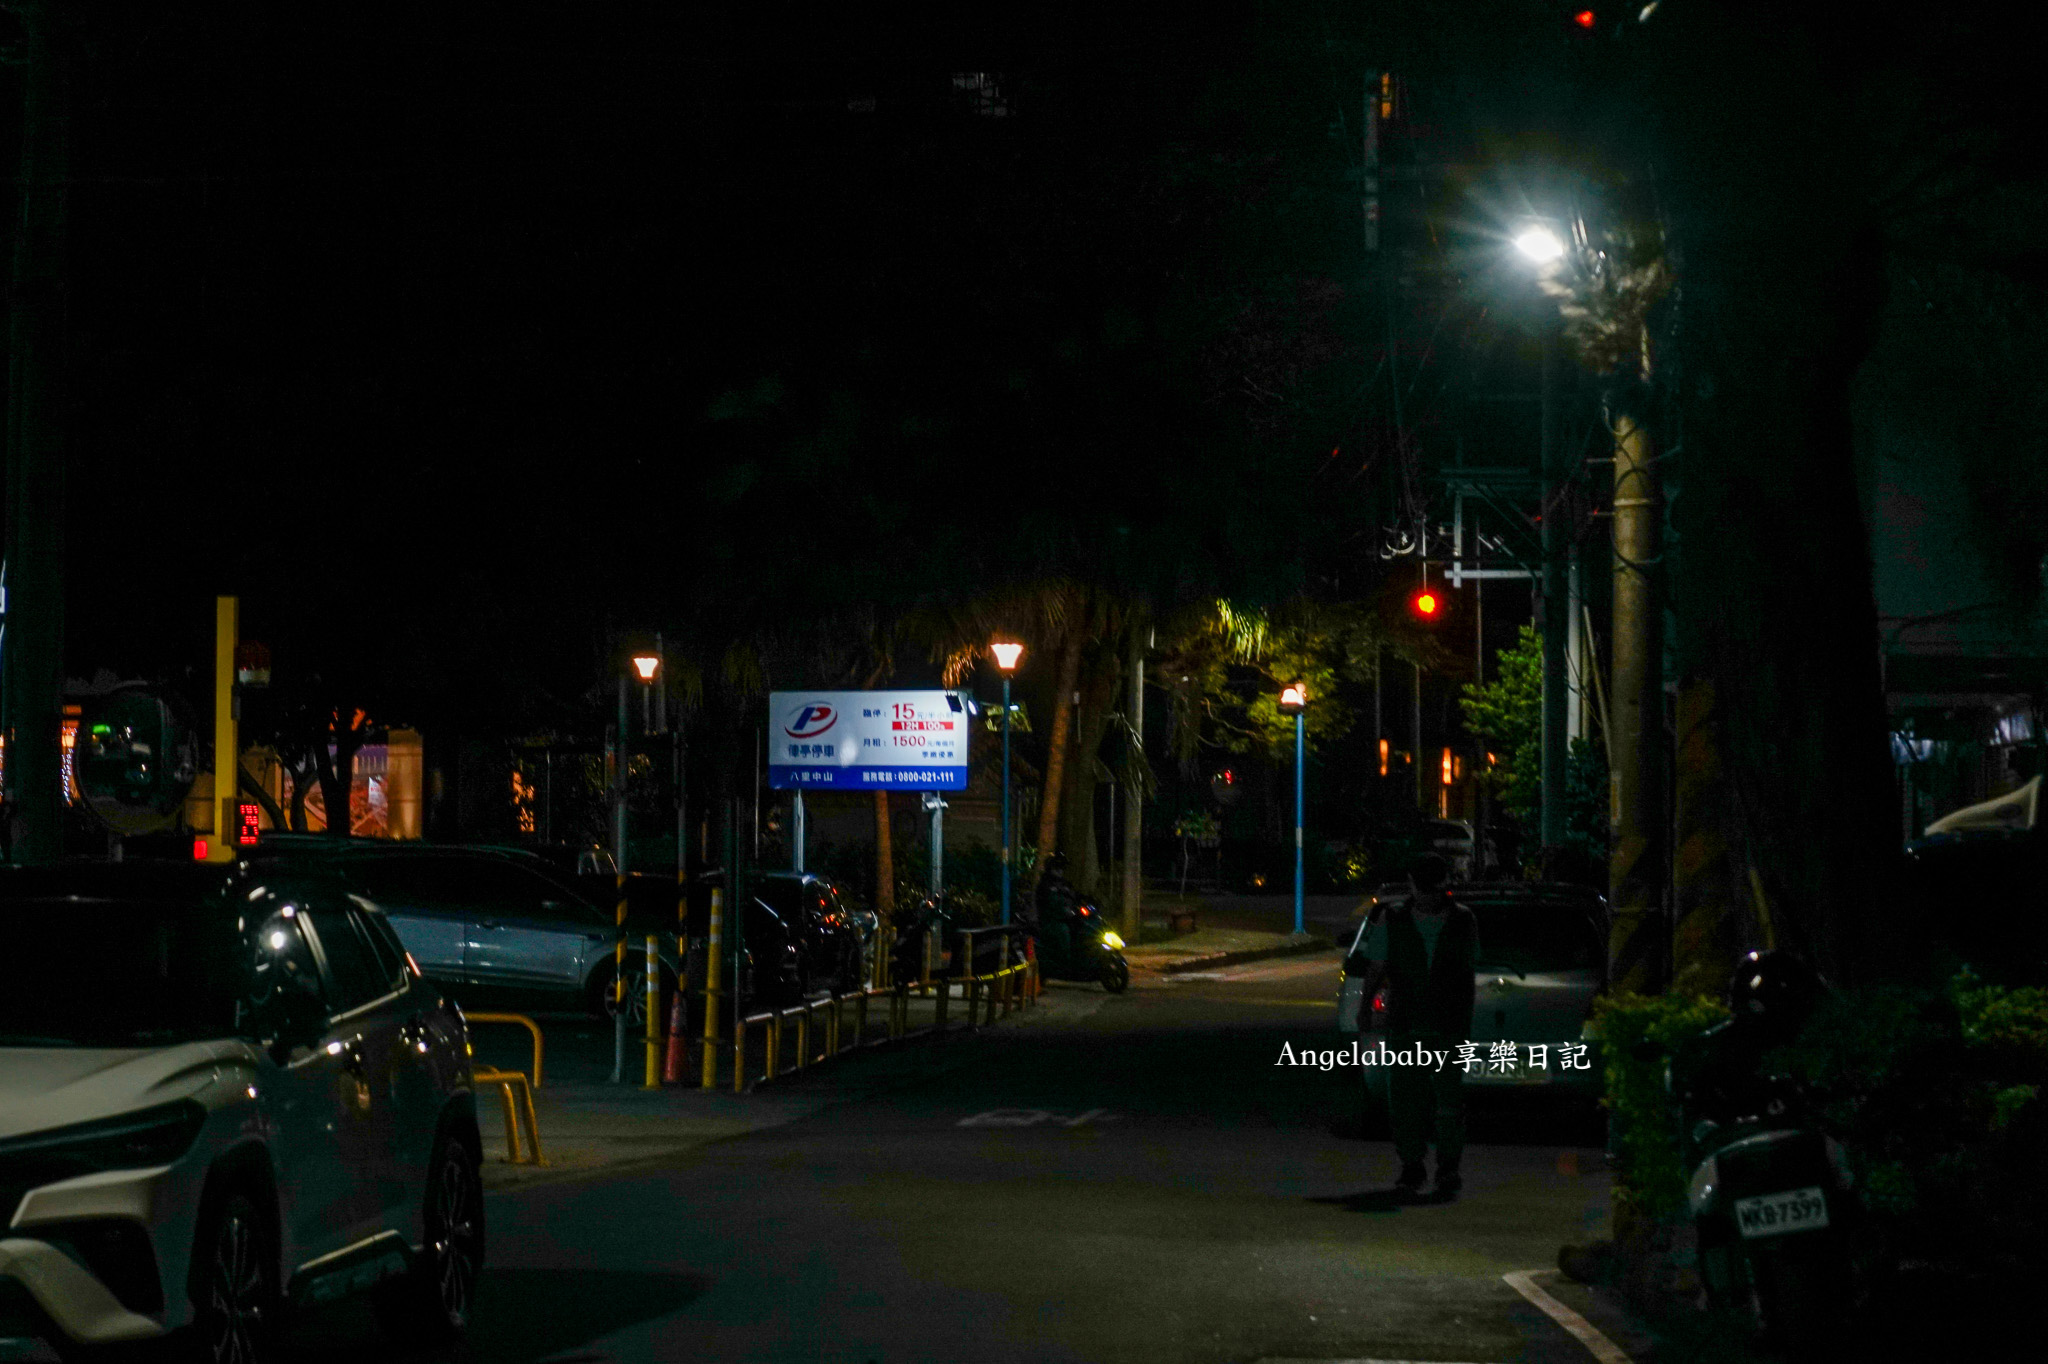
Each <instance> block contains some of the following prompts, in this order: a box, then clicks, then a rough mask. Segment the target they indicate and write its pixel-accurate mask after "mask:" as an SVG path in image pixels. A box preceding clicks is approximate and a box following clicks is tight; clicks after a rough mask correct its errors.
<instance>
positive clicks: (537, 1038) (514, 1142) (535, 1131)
mask: <svg viewBox="0 0 2048 1364" xmlns="http://www.w3.org/2000/svg"><path fill="white" fill-rule="evenodd" d="M463 1017H464V1018H465V1019H467V1020H468V1021H469V1022H470V1023H473V1024H474V1023H517V1024H518V1025H520V1026H521V1027H523V1028H525V1029H526V1030H527V1031H528V1032H529V1033H532V1034H533V1077H532V1079H530V1080H529V1079H528V1078H527V1075H526V1072H525V1071H522V1070H500V1069H498V1068H497V1067H496V1066H479V1065H476V1064H475V1063H474V1062H473V1061H472V1063H471V1065H470V1078H471V1079H472V1080H473V1081H474V1082H475V1083H476V1084H478V1085H488V1086H490V1087H492V1088H495V1089H496V1090H497V1091H498V1097H499V1098H501V1099H503V1100H504V1103H505V1160H506V1162H507V1163H508V1164H512V1165H546V1164H547V1163H548V1159H547V1157H546V1156H544V1155H542V1154H541V1149H540V1118H539V1116H538V1115H537V1114H536V1113H535V1112H534V1108H533V1091H534V1090H536V1089H539V1088H540V1067H541V1057H542V1053H543V1050H544V1044H543V1042H542V1039H541V1034H540V1025H539V1024H538V1023H536V1022H534V1021H533V1020H532V1019H530V1018H528V1017H527V1016H526V1015H525V1014H496V1013H465V1014H464V1015H463ZM471 1050H472V1055H473V1054H474V1048H472V1049H471ZM514 1090H517V1091H518V1101H517V1102H515V1100H514V1098H513V1091H514ZM522 1115H523V1116H524V1117H525V1119H526V1142H527V1150H528V1153H529V1157H530V1158H529V1159H526V1160H521V1159H520V1157H519V1118H520V1117H521V1116H522Z"/></svg>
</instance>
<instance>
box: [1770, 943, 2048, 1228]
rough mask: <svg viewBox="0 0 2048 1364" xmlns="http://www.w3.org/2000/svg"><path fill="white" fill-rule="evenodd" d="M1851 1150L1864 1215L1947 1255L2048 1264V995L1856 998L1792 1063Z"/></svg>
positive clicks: (1843, 998)
mask: <svg viewBox="0 0 2048 1364" xmlns="http://www.w3.org/2000/svg"><path fill="white" fill-rule="evenodd" d="M1784 1059H1785V1061H1786V1063H1787V1065H1788V1067H1789V1069H1790V1070H1791V1072H1792V1073H1793V1074H1794V1075H1796V1076H1797V1077H1798V1078H1799V1079H1800V1080H1801V1081H1802V1082H1804V1083H1805V1084H1806V1085H1807V1086H1808V1088H1809V1089H1810V1091H1811V1092H1812V1093H1813V1095H1814V1096H1815V1098H1816V1100H1817V1102H1818V1103H1819V1105H1820V1112H1821V1117H1822V1120H1823V1122H1824V1123H1825V1124H1826V1125H1827V1126H1828V1128H1829V1130H1830V1131H1832V1132H1833V1133H1834V1134H1835V1135H1836V1136H1837V1137H1839V1138H1840V1140H1841V1141H1842V1143H1843V1145H1844V1147H1845V1148H1846V1149H1847V1151H1848V1153H1849V1157H1850V1162H1851V1166H1852V1168H1853V1169H1854V1170H1855V1172H1856V1174H1857V1177H1858V1190H1859V1192H1860V1194H1861V1197H1862V1201H1863V1204H1864V1206H1865V1207H1866V1208H1867V1209H1868V1210H1869V1211H1870V1212H1871V1213H1872V1214H1873V1215H1874V1216H1875V1217H1877V1218H1878V1219H1880V1222H1881V1223H1882V1226H1883V1229H1884V1230H1885V1231H1886V1232H1888V1233H1889V1234H1890V1235H1891V1236H1892V1237H1894V1238H1896V1239H1897V1240H1899V1241H1900V1242H1902V1243H1903V1242H1907V1241H1910V1242H1911V1243H1913V1244H1916V1245H1919V1246H1921V1247H1923V1248H1924V1252H1925V1253H1927V1254H1930V1255H1936V1256H1954V1257H1958V1258H1962V1259H1965V1260H1969V1259H1980V1258H1983V1257H1986V1256H1990V1257H1998V1256H2019V1257H2022V1258H2033V1259H2037V1260H2038V1259H2039V1258H2040V1256H2041V1250H2040V1245H2039V1240H2040V1238H2039V1228H2040V1226H2042V1225H2044V1224H2048V1170H2044V1168H2043V1162H2042V1160H2041V1152H2043V1151H2044V1150H2048V1104H2043V1103H2042V1102H2041V1098H2040V1096H2041V1092H2042V1089H2043V1088H2044V1087H2048V990H2042V989H2040V988H2034V987H2030V988H2020V989H2010V988H2005V987H2001V986H1993V985H1986V984H1985V983H1984V982H1982V981H1981V980H1979V979H1978V978H1977V977H1976V976H1974V975H1972V974H1971V973H1970V972H1968V971H1967V970H1966V971H1964V972H1962V973H1960V974H1958V975H1957V976H1956V977H1955V978H1954V979H1953V980H1952V981H1950V982H1949V984H1948V985H1947V986H1946V987H1945V988H1929V987H1902V986H1884V987H1872V988H1867V989H1859V990H1851V991H1843V992H1841V993H1838V994H1836V995H1835V996H1833V997H1832V998H1830V999H1829V1000H1828V1002H1827V1003H1826V1004H1825V1005H1823V1007H1822V1008H1821V1010H1820V1011H1819V1013H1818V1014H1816V1016H1815V1018H1814V1020H1813V1022H1812V1023H1811V1024H1810V1025H1809V1026H1808V1028H1807V1029H1806V1032H1805V1033H1804V1035H1803V1036H1801V1038H1800V1040H1799V1043H1798V1045H1797V1046H1796V1047H1794V1048H1791V1049H1790V1050H1789V1051H1788V1052H1787V1053H1786V1056H1785V1057H1784Z"/></svg>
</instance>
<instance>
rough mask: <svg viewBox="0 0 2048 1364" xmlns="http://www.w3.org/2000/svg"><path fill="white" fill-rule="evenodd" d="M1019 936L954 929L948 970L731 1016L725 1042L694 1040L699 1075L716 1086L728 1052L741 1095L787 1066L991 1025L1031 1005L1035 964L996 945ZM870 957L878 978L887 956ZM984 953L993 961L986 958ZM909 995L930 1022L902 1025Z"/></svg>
mask: <svg viewBox="0 0 2048 1364" xmlns="http://www.w3.org/2000/svg"><path fill="white" fill-rule="evenodd" d="M1020 938H1021V935H1020V934H1019V932H1018V930H1016V929H1014V928H995V929H963V930H959V931H958V932H957V933H956V934H955V941H956V946H955V949H954V951H953V953H952V964H953V966H954V967H955V968H956V969H955V970H953V971H950V972H945V973H939V974H933V973H931V972H929V971H927V972H926V973H924V974H923V975H922V976H921V977H920V978H919V979H917V980H915V981H903V982H900V983H898V984H896V985H895V986H893V987H890V986H884V985H876V986H871V987H869V988H867V989H864V990H857V991H848V992H846V993H843V994H841V993H834V994H830V995H826V996H823V997H821V998H818V999H810V1000H803V1001H800V1002H798V1003H796V1004H791V1005H787V1006H785V1007H782V1008H775V1009H765V1010H762V1011H760V1012H757V1013H753V1014H749V1015H747V1016H745V1017H743V1018H741V1019H739V1020H738V1021H737V1024H736V1026H735V1027H734V1031H733V1037H732V1038H731V1039H730V1041H728V1040H726V1039H716V1040H713V1039H709V1038H706V1039H702V1040H700V1043H699V1045H701V1046H704V1047H705V1048H707V1050H706V1053H705V1065H704V1075H705V1078H706V1079H707V1080H709V1081H711V1082H712V1083H713V1084H716V1083H717V1078H718V1077H717V1071H718V1065H717V1058H718V1056H719V1055H720V1054H725V1053H729V1054H730V1055H731V1056H732V1091H733V1093H735V1094H743V1093H746V1092H747V1091H749V1090H751V1089H753V1088H755V1087H757V1086H759V1085H761V1084H765V1083H767V1082H768V1081H771V1080H775V1079H777V1078H779V1077H781V1076H784V1075H786V1074H789V1073H791V1072H792V1071H800V1070H805V1069H807V1068H809V1067H811V1066H815V1065H818V1064H821V1063H823V1062H825V1061H830V1060H833V1059H835V1058H836V1057H839V1056H841V1055H844V1054H845V1053H847V1052H849V1051H855V1050H858V1049H860V1048H862V1047H868V1046H875V1045H879V1044H883V1043H890V1042H901V1041H905V1040H908V1039H910V1038H915V1037H928V1036H938V1035H942V1034H944V1033H946V1032H948V1031H957V1030H960V1029H966V1030H973V1029H977V1028H980V1027H983V1026H986V1025H988V1024H993V1023H994V1022H995V1021H996V1019H997V1018H998V1017H999V1016H1007V1015H1008V1014H1010V1013H1011V1012H1012V1011H1013V1010H1015V1009H1020V1008H1024V1007H1026V1006H1029V1005H1035V1004H1036V1003H1037V1002H1038V993H1039V991H1038V983H1039V982H1038V963H1037V961H1036V960H1034V959H1033V958H1031V957H1030V956H1028V955H1025V954H1024V953H1022V952H1021V950H1018V949H1016V948H1014V947H1010V948H1004V947H1001V946H1000V944H1002V943H1010V944H1015V943H1017V942H1019V941H1020ZM878 957H879V959H878V963H877V965H878V970H877V975H878V976H879V977H881V978H882V979H884V980H886V978H887V969H888V968H887V961H888V954H887V953H886V952H880V953H878ZM991 957H993V958H994V960H993V961H991V960H989V958H991ZM956 990H957V991H958V992H959V993H958V996H957V997H959V998H960V999H961V1000H962V1002H963V1003H964V1004H965V1005H966V1009H965V1017H964V1019H963V1020H962V1022H961V1023H960V1024H959V1025H958V1027H956V1026H955V1025H954V1024H952V1023H951V1021H950V1019H949V1015H950V1013H951V1008H950V1005H951V1002H952V1000H953V999H954V998H955V997H956V995H955V991H956ZM913 996H916V997H918V998H920V999H925V998H929V999H930V1000H931V1001H932V1004H933V1012H932V1022H931V1024H930V1025H929V1026H927V1027H922V1028H915V1029H913V1028H912V1027H911V1026H910V1000H911V998H912V997H913ZM878 998H879V999H882V1000H885V1001H887V1004H888V1013H887V1017H886V1033H885V1035H884V1036H883V1037H880V1038H872V1039H871V1038H870V1037H869V1036H868V1031H869V1001H871V1000H874V999H878ZM849 1006H850V1007H851V1012H852V1015H853V1017H852V1019H851V1022H852V1027H851V1028H850V1029H849V1028H848V1027H847V1026H846V1025H847V1022H848V1018H847V1014H848V1011H849ZM792 1022H794V1023H795V1025H796V1026H795V1028H794V1029H793V1030H792V1029H791V1028H790V1026H789V1025H790V1024H791V1023H792ZM792 1031H794V1033H795V1044H796V1045H795V1054H794V1056H793V1057H790V1058H788V1060H787V1062H785V1053H786V1052H787V1051H788V1050H789V1046H788V1043H789V1040H790V1033H791V1032H792ZM757 1033H758V1034H759V1036H760V1039H761V1043H762V1045H761V1048H760V1051H759V1056H760V1070H759V1073H758V1074H754V1075H752V1076H751V1078H750V1076H749V1072H750V1070H751V1069H752V1067H751V1066H750V1064H749V1052H750V1051H751V1050H752V1048H751V1045H750V1044H751V1041H752V1039H753V1038H754V1036H755V1035H756V1034H757ZM714 1049H715V1050H714Z"/></svg>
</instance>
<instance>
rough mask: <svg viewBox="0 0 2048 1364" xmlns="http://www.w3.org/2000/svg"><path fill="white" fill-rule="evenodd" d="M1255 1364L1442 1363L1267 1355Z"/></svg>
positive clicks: (1430, 1360) (1441, 1363)
mask: <svg viewBox="0 0 2048 1364" xmlns="http://www.w3.org/2000/svg"><path fill="white" fill-rule="evenodd" d="M1257 1364H1444V1361H1441V1360H1433V1359H1429V1360H1417V1359H1281V1358H1280V1357H1278V1356H1277V1355H1268V1356H1267V1357H1266V1358H1264V1359H1261V1360H1259V1361H1257Z"/></svg>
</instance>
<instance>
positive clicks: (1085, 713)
mask: <svg viewBox="0 0 2048 1364" xmlns="http://www.w3.org/2000/svg"><path fill="white" fill-rule="evenodd" d="M1089 655H1090V656H1089V658H1088V660H1087V666H1086V668H1085V669H1084V676H1083V678H1082V680H1081V687H1080V692H1081V704H1080V707H1079V713H1078V714H1077V715H1076V716H1075V718H1074V734H1073V742H1072V744H1071V745H1070V752H1069V761H1068V763H1067V781H1066V788H1067V789H1066V793H1065V795H1064V796H1063V797H1062V799H1061V803H1060V845H1061V846H1062V847H1064V848H1065V849H1066V850H1067V861H1068V862H1070V863H1071V864H1072V872H1073V874H1072V875H1071V876H1070V877H1069V878H1068V879H1070V880H1071V881H1073V883H1074V887H1075V889H1077V890H1079V891H1080V892H1081V893H1082V894H1083V895H1099V894H1101V893H1102V891H1103V886H1102V884H1101V880H1102V877H1101V872H1102V858H1101V850H1100V848H1099V846H1098V842H1097V839H1096V837H1095V797H1096V794H1097V788H1098V787H1099V785H1100V783H1099V782H1098V781H1097V780H1096V772H1095V765H1096V761H1097V758H1098V757H1099V755H1100V754H1101V752H1102V740H1103V736H1104V735H1106V734H1107V733H1108V732H1109V718H1110V715H1111V713H1112V711H1113V710H1114V709H1115V706H1116V684H1117V674H1118V669H1119V663H1120V660H1119V659H1118V658H1117V656H1116V653H1115V651H1114V650H1113V649H1102V648H1098V649H1091V650H1089Z"/></svg>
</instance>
